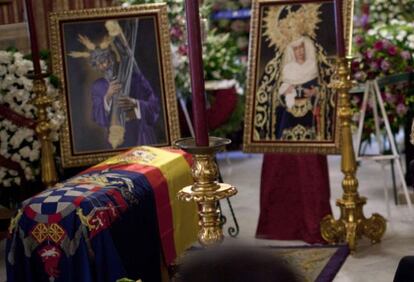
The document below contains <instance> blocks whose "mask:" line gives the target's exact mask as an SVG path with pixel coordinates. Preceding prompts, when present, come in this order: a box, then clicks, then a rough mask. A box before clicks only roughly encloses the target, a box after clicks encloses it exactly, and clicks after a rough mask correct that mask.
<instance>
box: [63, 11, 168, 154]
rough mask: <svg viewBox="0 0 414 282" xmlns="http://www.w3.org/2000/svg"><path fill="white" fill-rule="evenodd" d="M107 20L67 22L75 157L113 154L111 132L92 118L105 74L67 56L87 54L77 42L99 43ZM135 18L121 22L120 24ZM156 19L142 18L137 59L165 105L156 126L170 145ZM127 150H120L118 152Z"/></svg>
mask: <svg viewBox="0 0 414 282" xmlns="http://www.w3.org/2000/svg"><path fill="white" fill-rule="evenodd" d="M108 19H109V18H105V19H98V20H97V19H94V20H83V21H77V22H66V23H63V26H62V34H63V37H64V44H62V46H63V49H64V50H63V54H64V57H63V61H64V67H65V68H66V69H65V77H66V78H65V80H66V84H67V85H66V86H67V88H66V99H67V101H68V108H69V118H70V128H69V130H70V131H71V136H72V148H73V154H78V155H79V154H82V153H88V152H105V151H113V150H112V148H111V146H110V144H109V143H108V142H107V136H108V135H107V129H106V128H103V127H100V126H98V125H97V124H96V123H95V122H94V121H93V119H92V94H91V92H90V87H91V85H92V83H93V82H94V80H96V79H97V78H100V77H102V75H101V73H100V72H98V71H96V70H94V69H93V68H92V67H91V66H90V65H89V60H88V59H84V58H72V57H70V56H67V54H68V53H69V52H71V51H84V50H85V49H86V48H85V47H84V46H83V45H82V44H81V43H80V42H79V41H78V40H77V38H78V34H82V35H86V36H87V37H88V38H89V39H90V40H91V41H92V42H93V43H95V44H99V43H100V42H101V40H102V38H103V37H104V36H105V35H107V30H106V28H105V26H104V24H105V21H106V20H108ZM132 19H135V18H124V19H119V24H120V25H121V27H122V24H123V23H124V22H125V21H128V20H132ZM156 25H157V22H156V17H155V16H146V17H142V18H140V19H139V26H138V34H137V36H138V38H137V41H136V48H135V59H136V61H137V63H138V66H139V68H140V69H141V72H142V73H143V74H144V76H145V77H146V78H147V80H148V81H149V83H150V85H151V87H152V89H153V90H154V93H155V95H157V96H158V97H160V98H161V99H160V101H161V103H162V105H161V108H162V109H164V111H161V113H160V117H159V119H158V122H157V126H156V134H157V140H159V143H161V144H167V140H168V139H167V132H168V131H167V125H166V124H165V104H164V103H165V101H164V98H163V97H164V95H163V94H162V93H163V91H164V90H163V88H162V84H161V83H162V73H161V69H159V63H158V60H159V53H158V52H159V50H160V48H159V44H158V37H157V35H158V32H157V28H156ZM120 149H125V148H122V146H121V147H119V148H117V150H120Z"/></svg>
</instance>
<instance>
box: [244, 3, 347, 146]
mask: <svg viewBox="0 0 414 282" xmlns="http://www.w3.org/2000/svg"><path fill="white" fill-rule="evenodd" d="M352 5H353V3H352V1H344V7H343V13H344V19H345V21H346V22H345V23H344V27H345V29H346V33H345V34H346V35H347V36H346V37H347V38H346V40H345V42H346V46H349V42H350V36H351V29H352V27H351V20H352V18H351V17H352ZM335 38H336V37H335V14H334V2H333V0H292V1H286V0H285V1H280V0H279V1H278V0H254V1H253V3H252V19H251V31H250V46H249V47H250V48H249V52H250V53H249V70H248V82H247V95H246V111H245V128H244V146H243V150H244V151H245V152H260V153H266V152H288V153H300V152H304V153H323V154H329V153H337V152H338V150H339V135H340V130H339V122H338V114H337V105H338V99H337V97H336V95H335V93H334V91H333V90H332V89H331V88H330V87H329V86H328V85H329V83H330V79H331V77H332V74H333V71H334V60H333V58H335V57H336V50H337V46H336V39H335ZM348 48H349V47H348Z"/></svg>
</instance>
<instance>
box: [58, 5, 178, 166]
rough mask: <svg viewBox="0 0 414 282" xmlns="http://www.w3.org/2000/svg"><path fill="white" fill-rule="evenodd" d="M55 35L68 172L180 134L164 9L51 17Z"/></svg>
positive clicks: (137, 8)
mask: <svg viewBox="0 0 414 282" xmlns="http://www.w3.org/2000/svg"><path fill="white" fill-rule="evenodd" d="M50 38H51V47H52V64H53V72H54V73H55V74H56V75H57V76H58V78H59V79H60V81H61V85H62V92H63V95H62V96H63V99H62V102H63V107H64V108H65V109H66V122H65V124H64V128H63V130H62V133H61V139H60V140H61V155H62V163H63V167H78V166H86V165H92V164H96V163H98V162H99V161H102V160H104V159H106V158H108V157H110V156H112V155H114V154H116V153H118V152H120V151H123V150H126V149H128V148H130V147H133V146H138V145H151V146H157V147H161V146H169V145H171V144H172V141H174V140H175V139H177V138H179V137H180V132H179V122H178V112H177V103H176V95H175V86H174V78H173V74H172V64H171V51H170V41H169V40H170V39H169V29H168V21H167V7H166V5H165V4H148V5H135V6H131V7H128V8H124V7H113V8H102V9H89V10H80V11H66V12H57V13H52V14H51V15H50Z"/></svg>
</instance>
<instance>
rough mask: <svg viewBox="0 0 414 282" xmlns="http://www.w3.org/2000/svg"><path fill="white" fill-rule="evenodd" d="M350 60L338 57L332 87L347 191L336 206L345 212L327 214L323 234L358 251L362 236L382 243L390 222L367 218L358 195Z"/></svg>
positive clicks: (322, 229) (323, 221)
mask: <svg viewBox="0 0 414 282" xmlns="http://www.w3.org/2000/svg"><path fill="white" fill-rule="evenodd" d="M350 62H351V58H338V59H337V66H338V69H337V72H336V76H335V79H334V80H333V82H332V83H331V87H332V88H334V89H336V92H337V93H338V95H339V112H338V114H339V118H340V126H341V157H342V158H341V170H342V172H343V174H344V175H345V177H344V179H343V181H342V188H343V190H344V193H343V196H342V199H338V200H337V201H336V205H337V206H338V207H339V208H340V212H341V215H340V218H339V219H338V220H335V219H334V218H333V216H332V215H328V216H326V217H325V218H324V219H323V220H322V221H321V233H322V237H323V238H324V239H325V240H326V241H328V242H329V243H338V242H344V241H346V242H347V243H348V245H349V248H350V249H351V252H354V251H355V250H356V244H357V239H359V238H361V237H362V235H364V236H365V237H368V238H369V239H370V240H371V243H372V244H374V243H377V242H379V241H380V240H381V238H382V236H383V234H384V232H385V229H386V221H385V219H384V217H382V216H381V215H380V214H377V213H375V214H373V215H372V216H371V218H369V219H367V218H365V216H364V213H363V210H362V207H363V205H365V203H366V201H367V200H366V198H365V197H360V196H359V194H358V179H357V178H356V170H357V164H356V161H355V152H354V147H353V144H352V132H351V121H352V111H351V105H350V98H349V93H348V92H349V89H351V87H352V82H351V80H350V67H349V64H350Z"/></svg>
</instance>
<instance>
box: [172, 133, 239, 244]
mask: <svg viewBox="0 0 414 282" xmlns="http://www.w3.org/2000/svg"><path fill="white" fill-rule="evenodd" d="M230 142H231V141H230V140H229V139H225V138H218V137H210V138H209V146H208V147H199V146H196V145H195V140H194V138H184V139H180V140H178V141H176V142H175V145H176V146H177V147H179V148H181V149H182V150H184V151H186V152H189V153H191V154H192V155H193V157H194V162H193V166H192V175H193V178H194V184H193V185H192V186H187V187H185V188H183V189H182V190H180V192H179V193H178V198H179V199H180V200H184V201H195V202H196V203H197V207H198V214H199V222H198V224H199V226H200V230H199V232H198V241H199V242H200V244H201V245H202V246H204V247H207V246H211V245H215V244H218V243H220V242H222V241H223V239H224V235H223V229H222V226H221V222H220V211H219V209H218V202H219V200H221V199H225V198H228V197H231V196H233V195H235V194H236V193H237V190H236V188H235V187H233V186H231V185H229V184H224V183H217V178H218V167H217V164H216V162H215V159H214V157H215V154H216V153H217V152H218V151H220V150H222V149H224V147H225V146H226V145H227V144H229V143H230Z"/></svg>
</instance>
